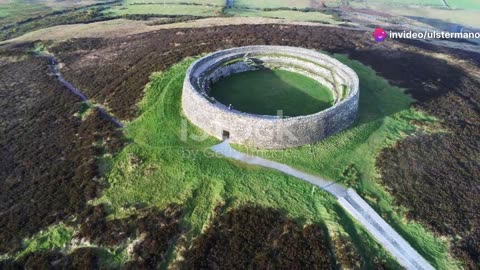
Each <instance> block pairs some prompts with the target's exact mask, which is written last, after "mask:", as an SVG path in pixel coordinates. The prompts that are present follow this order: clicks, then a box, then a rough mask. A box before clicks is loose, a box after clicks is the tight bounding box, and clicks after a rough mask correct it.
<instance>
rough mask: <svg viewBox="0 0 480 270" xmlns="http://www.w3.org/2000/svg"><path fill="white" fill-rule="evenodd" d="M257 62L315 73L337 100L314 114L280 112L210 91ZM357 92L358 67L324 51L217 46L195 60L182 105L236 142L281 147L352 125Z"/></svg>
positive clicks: (215, 131) (253, 67)
mask: <svg viewBox="0 0 480 270" xmlns="http://www.w3.org/2000/svg"><path fill="white" fill-rule="evenodd" d="M246 59H248V60H246ZM249 60H252V61H253V62H254V63H255V64H252V63H251V62H252V61H249ZM259 68H272V69H273V68H278V69H284V70H288V71H293V72H298V73H300V74H303V75H305V76H308V77H311V78H312V79H315V80H317V81H318V82H320V83H321V84H323V85H325V86H327V87H328V88H329V89H330V90H331V91H332V93H333V96H334V98H335V104H334V105H333V106H332V107H330V108H328V109H326V110H323V111H320V112H318V113H315V114H311V115H305V116H297V117H279V116H271V115H255V114H249V113H245V112H240V111H236V110H232V109H229V108H228V104H221V103H220V102H218V101H216V100H215V99H214V98H212V97H210V96H209V92H210V86H211V84H212V83H214V82H216V81H218V80H219V79H221V78H223V77H226V76H230V75H232V74H235V73H239V72H245V71H250V70H256V69H259ZM358 98H359V82H358V76H357V75H356V73H355V72H354V71H353V70H352V69H350V68H349V67H347V66H345V65H344V64H342V63H340V62H339V61H337V60H335V59H333V58H331V57H329V56H327V55H325V54H322V53H319V52H316V51H313V50H307V49H303V48H296V47H285V46H247V47H239V48H233V49H228V50H223V51H219V52H215V53H212V54H209V55H207V56H205V57H203V58H201V59H199V60H197V61H196V62H195V63H193V64H192V65H191V66H190V68H189V69H188V71H187V75H186V77H185V81H184V86H183V93H182V108H183V111H184V113H185V115H186V116H187V118H188V119H189V120H190V121H191V122H192V123H193V124H195V125H196V126H198V127H200V128H201V129H203V130H204V131H205V132H207V133H208V134H210V135H212V136H214V137H217V138H219V139H222V137H223V136H224V135H225V134H229V138H230V142H232V143H236V144H242V145H247V146H252V147H258V148H264V149H283V148H289V147H296V146H300V145H304V144H309V143H313V142H316V141H319V140H321V139H324V138H326V137H328V136H331V135H333V134H335V133H337V132H340V131H342V130H343V129H345V128H347V127H349V126H350V125H351V124H352V123H353V122H354V121H355V118H356V116H357V111H358Z"/></svg>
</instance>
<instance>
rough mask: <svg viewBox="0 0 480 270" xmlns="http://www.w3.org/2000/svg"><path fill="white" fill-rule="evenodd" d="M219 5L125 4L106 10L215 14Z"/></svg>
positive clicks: (117, 12)
mask: <svg viewBox="0 0 480 270" xmlns="http://www.w3.org/2000/svg"><path fill="white" fill-rule="evenodd" d="M218 10H219V7H214V6H194V5H175V4H166V5H163V4H146V5H126V6H123V7H114V8H112V9H110V10H109V11H108V12H111V14H113V15H125V14H159V15H192V16H203V17H209V16H216V15H218V13H217V12H218Z"/></svg>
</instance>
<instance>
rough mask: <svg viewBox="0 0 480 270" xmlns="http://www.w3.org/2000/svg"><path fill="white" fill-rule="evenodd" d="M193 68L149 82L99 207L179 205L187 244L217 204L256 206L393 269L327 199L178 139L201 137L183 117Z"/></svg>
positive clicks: (369, 262)
mask: <svg viewBox="0 0 480 270" xmlns="http://www.w3.org/2000/svg"><path fill="white" fill-rule="evenodd" d="M191 63H192V59H188V60H186V61H183V62H182V63H180V64H177V65H175V66H174V67H172V68H171V69H169V70H168V71H166V72H164V73H161V74H154V75H153V76H152V81H151V83H150V84H149V85H148V86H147V88H146V93H145V98H144V100H143V101H142V102H141V104H140V110H141V115H140V117H138V118H137V119H136V120H135V121H133V122H131V123H130V124H129V125H127V127H126V133H127V135H128V137H129V139H130V140H131V141H132V143H131V144H129V145H128V146H127V147H126V148H125V149H124V150H123V151H122V152H121V153H120V154H118V155H117V156H115V157H113V158H110V159H108V160H107V161H108V163H110V164H111V169H110V173H109V174H108V179H109V183H110V187H109V188H108V190H106V192H105V193H104V196H103V197H102V198H100V199H98V200H97V202H96V203H107V204H110V205H111V206H112V209H114V211H115V213H116V214H115V215H116V216H122V215H124V214H125V213H126V212H128V210H125V208H124V206H126V205H133V204H135V203H145V204H147V205H156V206H159V207H164V206H165V205H167V204H169V203H178V204H181V205H184V208H185V209H184V211H185V214H184V218H183V225H184V227H185V228H187V229H188V230H189V234H188V237H187V238H188V239H189V241H190V240H191V239H192V237H194V236H196V235H198V234H199V233H200V232H201V231H202V230H203V229H204V228H205V227H206V226H208V225H209V221H210V220H211V219H212V215H213V213H214V209H215V207H216V206H218V205H220V204H225V205H226V206H227V207H226V209H231V208H233V207H237V206H240V205H244V204H246V203H248V202H253V203H255V204H258V205H261V206H266V207H274V208H277V209H283V210H284V211H286V212H287V213H288V215H289V216H290V217H293V218H296V219H300V220H302V221H303V222H309V223H311V222H313V223H316V222H321V223H324V224H325V225H326V226H327V228H328V229H329V231H330V234H331V237H332V238H336V237H340V236H345V237H346V236H347V235H350V236H351V237H352V239H353V241H354V243H355V246H356V247H357V249H358V251H359V252H360V254H361V255H362V257H364V258H366V265H367V267H368V266H369V265H370V266H371V265H372V264H373V261H372V260H373V258H375V257H377V258H378V257H380V258H384V259H385V260H387V265H389V266H391V267H394V268H396V267H398V265H397V264H396V263H395V262H394V261H393V260H392V259H391V258H390V256H389V255H388V254H387V253H386V252H385V251H384V250H383V249H382V248H381V247H380V246H379V245H378V244H377V243H376V242H375V241H374V240H373V239H372V238H371V237H369V236H368V234H367V233H366V232H365V231H364V230H363V228H361V227H359V226H358V225H357V224H356V223H355V222H353V221H352V220H351V219H350V218H349V217H347V216H345V214H344V212H343V210H342V209H341V208H340V207H339V206H338V204H337V203H336V202H335V200H334V198H333V197H331V196H330V195H328V194H327V193H325V192H323V191H321V190H319V189H318V188H315V187H312V186H311V185H309V184H307V183H305V182H303V181H301V180H298V179H295V178H292V177H289V176H286V175H284V174H281V173H278V172H275V171H271V170H267V169H263V168H258V167H252V166H246V165H243V164H241V163H237V162H233V161H230V160H226V159H224V158H221V157H216V156H213V154H212V153H211V152H210V151H209V150H207V148H208V147H210V146H212V145H214V144H216V143H218V141H217V140H216V139H213V138H210V137H206V138H207V139H206V140H203V141H193V140H191V139H189V140H183V139H182V130H183V131H185V130H188V133H189V134H202V132H201V131H200V130H198V129H197V128H195V127H193V126H191V125H190V124H188V122H187V121H186V120H185V119H184V118H183V116H182V113H181V104H180V97H181V91H182V85H183V79H184V75H185V72H186V69H187V67H188V66H189V65H190V64H191ZM173 257H174V256H173V255H172V254H171V255H170V258H173Z"/></svg>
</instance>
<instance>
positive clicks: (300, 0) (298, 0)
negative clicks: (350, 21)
mask: <svg viewBox="0 0 480 270" xmlns="http://www.w3.org/2000/svg"><path fill="white" fill-rule="evenodd" d="M322 2H323V3H325V4H326V5H328V6H337V5H339V4H340V2H341V1H340V0H327V1H320V0H313V1H312V0H265V1H258V0H234V1H233V4H234V6H235V7H248V8H279V7H289V8H294V7H295V8H306V7H320V6H321V3H322Z"/></svg>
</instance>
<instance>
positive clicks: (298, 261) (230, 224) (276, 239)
mask: <svg viewBox="0 0 480 270" xmlns="http://www.w3.org/2000/svg"><path fill="white" fill-rule="evenodd" d="M331 250H332V248H331V247H330V244H329V241H328V234H327V233H326V231H325V229H324V228H323V227H322V226H319V225H312V224H310V225H306V226H302V225H301V224H298V223H297V222H296V221H294V220H291V219H288V218H286V217H285V215H283V214H282V213H280V212H279V211H278V210H275V209H271V208H262V207H258V206H252V205H249V206H244V207H241V208H239V209H235V210H230V211H228V212H227V213H225V214H223V215H220V216H217V217H216V218H215V220H213V221H212V223H211V225H210V227H209V228H208V229H207V230H206V231H205V232H204V233H203V234H202V235H201V236H199V238H197V239H196V240H195V241H194V243H193V245H192V247H191V248H190V249H189V250H188V251H187V252H186V254H184V255H183V257H185V261H183V263H182V264H181V267H180V268H182V269H335V265H336V263H335V259H334V258H333V254H332V252H331Z"/></svg>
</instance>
